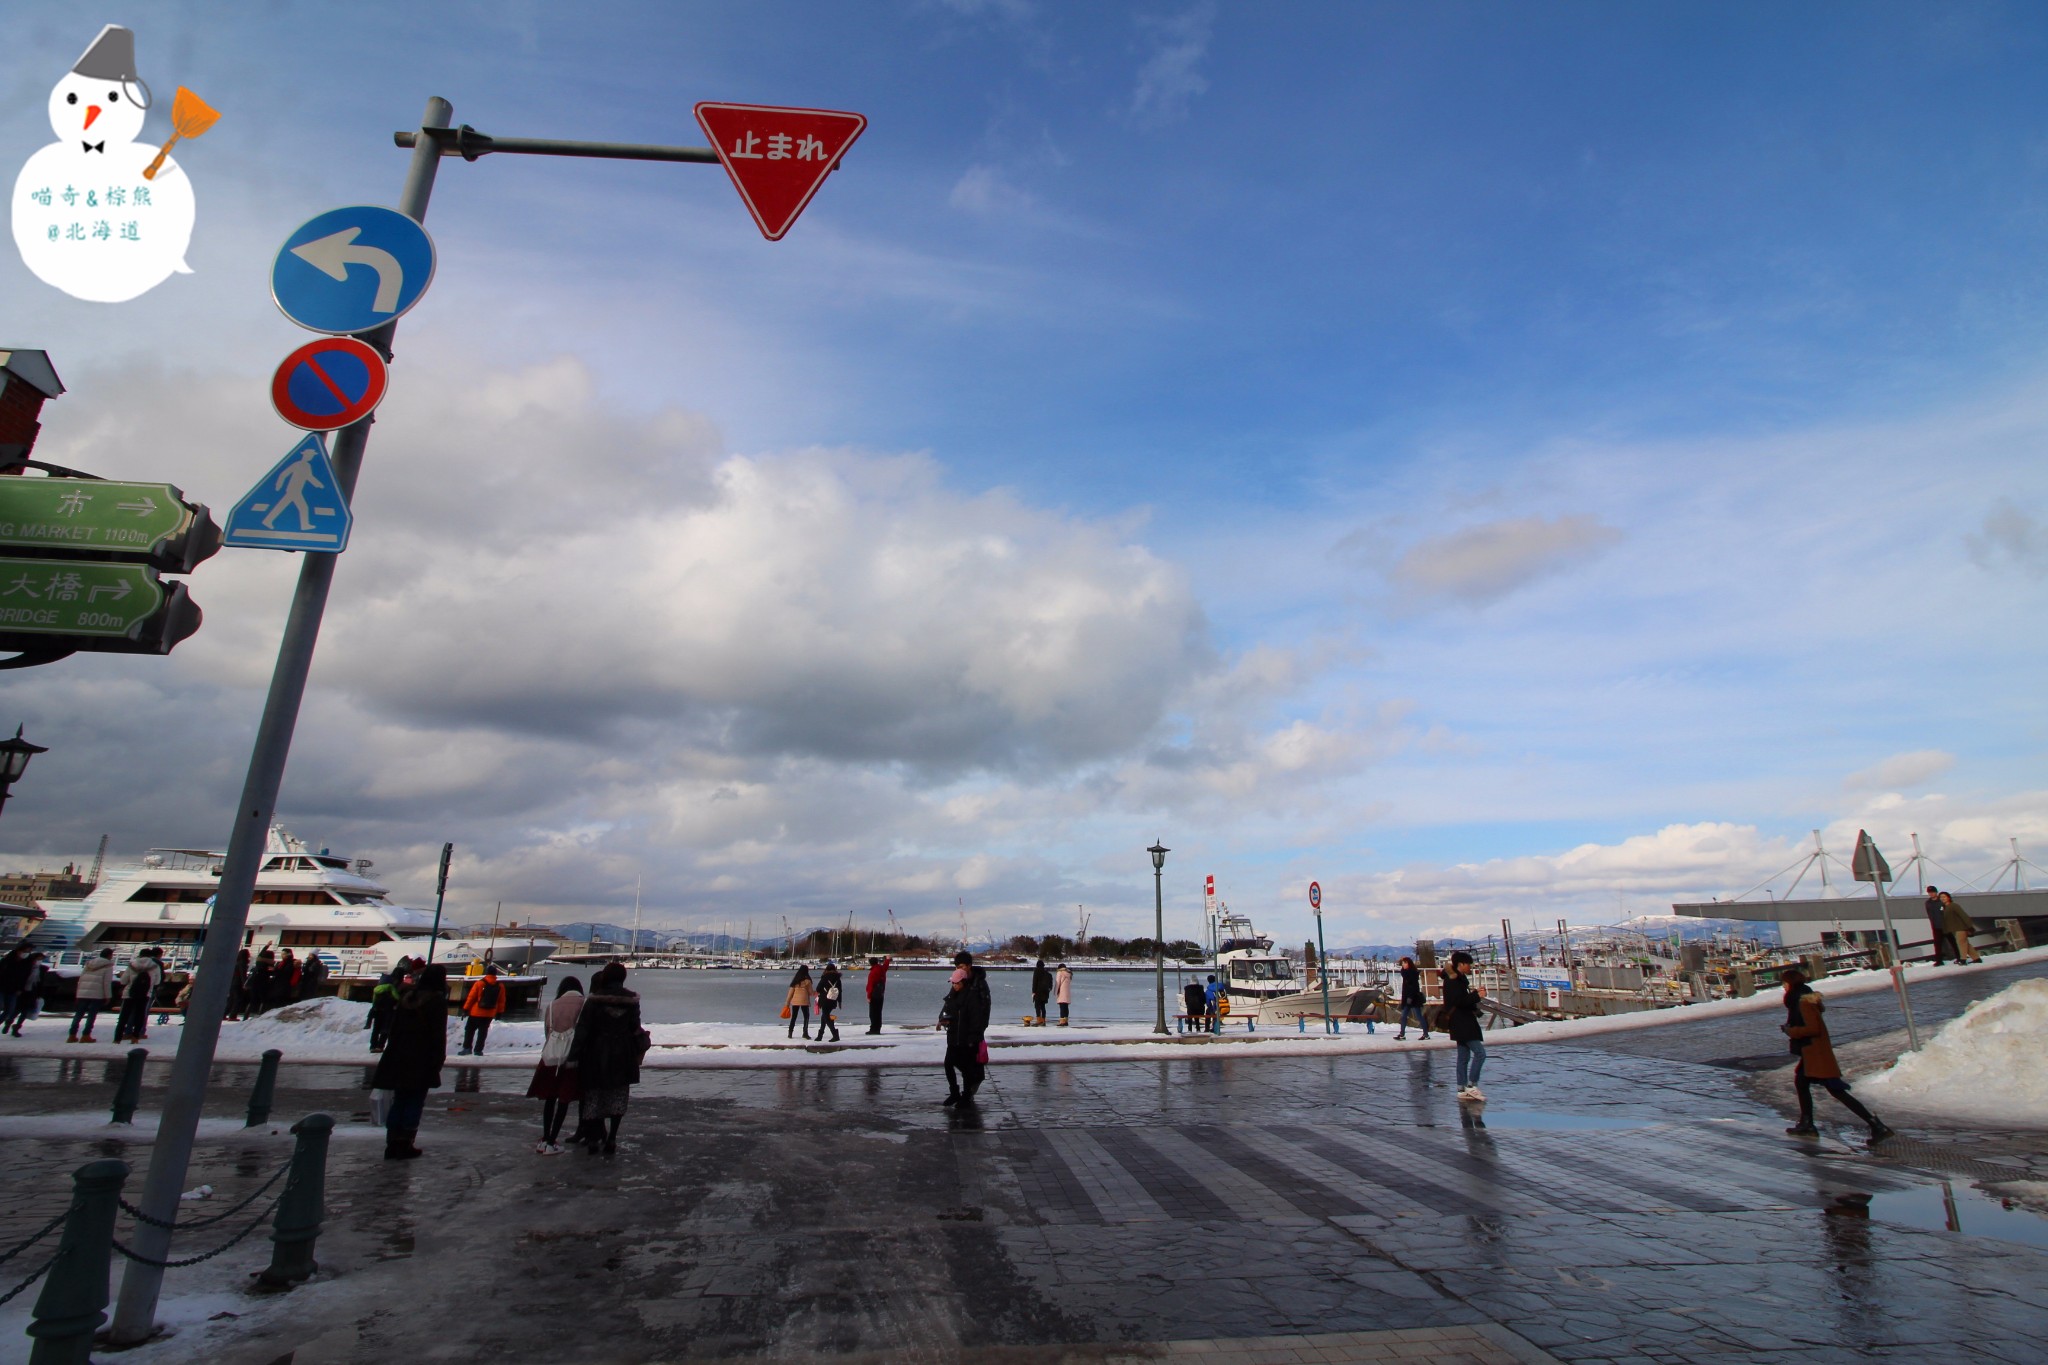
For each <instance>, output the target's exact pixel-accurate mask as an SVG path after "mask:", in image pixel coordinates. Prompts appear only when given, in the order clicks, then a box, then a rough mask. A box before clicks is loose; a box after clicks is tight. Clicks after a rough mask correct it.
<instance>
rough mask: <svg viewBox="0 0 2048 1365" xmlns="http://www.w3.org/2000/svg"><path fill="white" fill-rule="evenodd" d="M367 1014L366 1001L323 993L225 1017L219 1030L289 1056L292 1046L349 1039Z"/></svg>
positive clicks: (244, 1042) (364, 1024) (361, 1025)
mask: <svg viewBox="0 0 2048 1365" xmlns="http://www.w3.org/2000/svg"><path fill="white" fill-rule="evenodd" d="M369 1017H370V1007H369V1006H368V1005H358V1004H354V1003H352V1002H350V1001H347V1000H343V999H340V998H339V997H337V996H332V995H323V996H321V997H320V998H319V999H317V1000H301V1001H300V1002H299V1003H298V1004H296V1005H285V1006H283V1007H281V1008H279V1009H274V1010H270V1011H268V1012H267V1013H264V1014H259V1015H256V1016H255V1017H253V1018H250V1019H240V1020H234V1019H231V1020H228V1021H227V1022H225V1023H223V1024H222V1025H221V1033H222V1036H223V1037H225V1036H227V1035H229V1034H232V1035H233V1036H234V1039H235V1041H236V1042H237V1043H240V1044H243V1045H255V1044H261V1045H262V1047H275V1048H281V1049H283V1050H284V1052H285V1055H286V1056H290V1055H291V1053H292V1051H293V1050H294V1048H302V1047H304V1046H305V1045H306V1044H308V1043H313V1042H316V1041H317V1042H319V1043H330V1044H331V1043H336V1042H340V1041H342V1040H344V1039H347V1040H351V1041H353V1040H354V1039H355V1037H356V1035H357V1034H359V1033H361V1032H362V1031H363V1029H364V1028H365V1027H366V1026H367V1025H366V1021H367V1020H368V1019H369ZM180 1022H181V1023H182V1020H181V1021H180ZM364 1046H368V1045H367V1044H364ZM258 1050H259V1051H260V1050H261V1049H260V1048H259V1049H258Z"/></svg>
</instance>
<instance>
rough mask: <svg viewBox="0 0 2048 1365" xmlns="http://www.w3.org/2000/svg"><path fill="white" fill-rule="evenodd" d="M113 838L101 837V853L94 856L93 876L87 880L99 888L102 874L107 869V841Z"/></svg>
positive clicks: (103, 835)
mask: <svg viewBox="0 0 2048 1365" xmlns="http://www.w3.org/2000/svg"><path fill="white" fill-rule="evenodd" d="M112 837H113V836H112V835H108V834H102V835H101V836H100V851H99V852H97V853H95V854H93V855H92V875H91V876H89V877H87V878H86V880H87V881H89V882H91V883H92V884H93V885H94V886H98V885H99V884H100V873H101V872H102V871H104V870H105V869H106V866H107V840H108V839H110V838H112Z"/></svg>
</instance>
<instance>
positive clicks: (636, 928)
mask: <svg viewBox="0 0 2048 1365" xmlns="http://www.w3.org/2000/svg"><path fill="white" fill-rule="evenodd" d="M639 955H640V878H639V876H638V875H637V874H636V875H635V876H634V878H633V956H635V957H638V956H639Z"/></svg>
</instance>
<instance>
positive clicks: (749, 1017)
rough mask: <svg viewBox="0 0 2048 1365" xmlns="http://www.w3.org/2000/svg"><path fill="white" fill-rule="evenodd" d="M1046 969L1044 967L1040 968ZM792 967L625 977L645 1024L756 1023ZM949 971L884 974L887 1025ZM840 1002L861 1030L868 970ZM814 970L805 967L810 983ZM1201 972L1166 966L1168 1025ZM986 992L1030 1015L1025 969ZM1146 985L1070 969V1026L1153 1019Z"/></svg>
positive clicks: (650, 971)
mask: <svg viewBox="0 0 2048 1365" xmlns="http://www.w3.org/2000/svg"><path fill="white" fill-rule="evenodd" d="M1047 965H1048V966H1050V965H1051V964H1047ZM795 970H796V969H795V967H794V966H791V967H788V968H783V967H776V968H772V969H769V970H765V971H764V970H755V969H733V970H709V969H699V968H683V969H675V968H662V967H641V968H636V969H635V970H634V971H633V972H632V973H631V974H630V975H629V976H628V977H627V980H626V984H627V986H629V987H630V988H631V989H632V990H634V991H636V992H638V993H639V996H640V1014H641V1018H642V1019H644V1020H645V1021H646V1022H647V1023H650V1024H759V1023H764V1022H768V1021H772V1020H774V1019H775V1018H776V1017H777V1016H778V1014H779V1013H780V1012H781V1010H782V1002H783V999H784V997H785V996H786V994H787V993H788V990H789V982H790V978H791V976H792V975H793V974H794V973H795ZM948 970H949V969H946V968H939V967H893V968H891V969H890V971H889V993H888V1006H887V1009H888V1021H889V1022H890V1023H892V1024H906V1023H916V1022H918V1021H919V1020H921V1019H923V1020H931V1021H934V1022H935V1021H936V1020H937V1019H938V1015H939V1002H940V1001H941V1000H943V999H944V998H945V995H946V978H947V973H948ZM540 971H541V974H542V975H543V976H545V977H546V978H547V981H548V984H547V986H546V988H545V989H544V991H543V995H544V996H545V997H546V998H550V999H551V998H553V996H554V993H555V985H554V983H555V982H557V981H559V980H560V979H561V978H562V977H564V976H575V977H576V978H577V979H578V980H580V981H581V982H582V983H583V984H584V986H585V987H586V988H587V987H588V986H589V985H590V978H591V976H592V975H593V974H594V973H595V972H596V971H597V968H595V967H591V966H572V965H561V964H555V963H543V964H542V965H541V968H540ZM841 971H842V974H843V978H844V985H843V987H842V990H843V992H844V999H843V1000H842V1001H841V1003H840V1007H839V1027H840V1029H841V1030H842V1031H843V1030H845V1029H846V1028H847V1027H849V1026H850V1025H856V1024H857V1025H858V1026H859V1027H861V1028H866V1027H867V1017H868V1004H867V996H866V994H865V993H864V992H865V986H866V982H867V969H866V968H865V967H852V968H842V969H841ZM817 975H818V967H817V965H816V964H815V963H814V964H812V966H811V977H812V979H813V980H814V981H815V980H816V979H817ZM1205 976H1206V973H1205V972H1199V971H1196V970H1195V969H1193V968H1175V967H1174V966H1173V965H1171V964H1168V966H1167V968H1166V1017H1167V1021H1168V1026H1169V1027H1171V1025H1172V1020H1173V1016H1174V1015H1176V1014H1178V1013H1180V991H1181V986H1182V985H1183V984H1184V983H1185V982H1187V981H1189V980H1196V981H1200V980H1203V979H1205ZM988 984H989V992H990V994H991V995H992V996H993V997H994V1000H995V1006H994V1009H993V1011H992V1013H991V1017H992V1018H993V1019H995V1020H996V1021H997V1022H1003V1021H1009V1022H1015V1021H1016V1020H1019V1019H1022V1018H1023V1017H1024V1016H1025V1015H1026V1014H1028V1013H1030V1011H1031V972H1030V971H1029V970H1028V969H1025V970H1017V969H1014V968H997V969H995V970H992V971H990V972H989V974H988ZM1153 1010H1154V1004H1153V980H1152V973H1151V972H1149V971H1131V970H1128V969H1122V968H1118V969H1110V970H1104V969H1099V968H1098V969H1095V970H1090V969H1088V968H1086V967H1076V968H1075V969H1074V989H1073V1004H1072V1006H1071V1013H1072V1015H1073V1019H1074V1022H1075V1023H1077V1024H1078V1023H1090V1024H1137V1023H1146V1022H1149V1021H1150V1020H1151V1019H1152V1017H1153ZM1058 1017H1059V1006H1058V1004H1057V1003H1055V1004H1051V1005H1048V1006H1047V1007H1046V1018H1047V1019H1049V1020H1050V1019H1057V1018H1058Z"/></svg>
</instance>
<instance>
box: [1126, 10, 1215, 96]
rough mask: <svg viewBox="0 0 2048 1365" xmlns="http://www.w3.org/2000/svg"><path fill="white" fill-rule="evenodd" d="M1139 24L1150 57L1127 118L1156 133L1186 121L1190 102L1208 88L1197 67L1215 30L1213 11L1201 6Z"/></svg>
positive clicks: (1133, 92)
mask: <svg viewBox="0 0 2048 1365" xmlns="http://www.w3.org/2000/svg"><path fill="white" fill-rule="evenodd" d="M1142 22H1143V23H1144V26H1145V29H1146V31H1147V35H1148V37H1149V39H1150V41H1151V44H1152V51H1151V53H1150V55H1149V56H1147V57H1146V58H1145V61H1144V62H1143V64H1141V65H1140V66H1139V67H1138V79H1137V84H1136V86H1135V87H1134V88H1133V89H1132V91H1131V103H1130V113H1131V117H1132V118H1133V119H1134V120H1136V121H1137V123H1138V124H1139V125H1140V126H1142V127H1147V128H1159V127H1163V126H1165V125H1166V124H1169V123H1174V122H1177V121H1178V120H1180V119H1183V118H1185V117H1187V112H1188V106H1189V105H1190V104H1191V103H1192V102H1193V101H1194V98H1195V96H1197V95H1200V94H1202V93H1203V92H1204V91H1206V90H1208V88H1209V81H1208V78H1207V77H1205V76H1204V75H1203V74H1202V71H1201V66H1202V61H1203V59H1204V58H1205V57H1207V56H1208V55H1209V39H1210V36H1211V34H1212V32H1213V30H1214V29H1215V26H1216V6H1215V4H1214V3H1211V2H1209V0H1205V3H1202V4H1199V5H1195V6H1193V7H1192V8H1190V9H1188V10H1185V11H1183V12H1182V13H1180V14H1177V15H1173V16H1170V17H1168V18H1164V19H1148V20H1144V21H1142Z"/></svg>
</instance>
